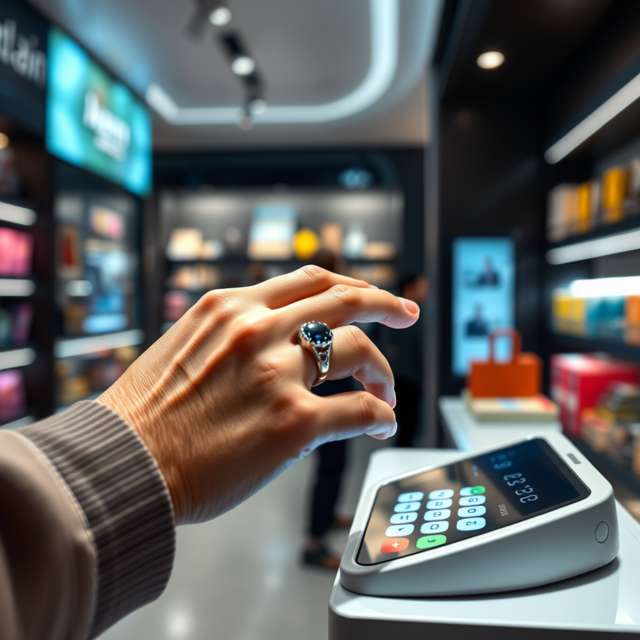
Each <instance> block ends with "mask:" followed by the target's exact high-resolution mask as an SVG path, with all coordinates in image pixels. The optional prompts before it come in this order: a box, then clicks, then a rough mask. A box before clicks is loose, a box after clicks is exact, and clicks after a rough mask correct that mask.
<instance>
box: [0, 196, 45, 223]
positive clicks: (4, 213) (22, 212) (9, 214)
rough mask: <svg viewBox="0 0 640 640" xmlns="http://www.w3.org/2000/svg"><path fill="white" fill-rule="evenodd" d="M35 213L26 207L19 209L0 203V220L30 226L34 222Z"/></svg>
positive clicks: (15, 206)
mask: <svg viewBox="0 0 640 640" xmlns="http://www.w3.org/2000/svg"><path fill="white" fill-rule="evenodd" d="M36 217H37V216H36V212H35V211H34V210H33V209H28V208H27V207H19V206H18V205H15V204H9V203H8V202H0V220H4V221H5V222H13V223H14V224H22V225H24V226H25V227H29V226H31V225H32V224H33V223H34V222H35V221H36Z"/></svg>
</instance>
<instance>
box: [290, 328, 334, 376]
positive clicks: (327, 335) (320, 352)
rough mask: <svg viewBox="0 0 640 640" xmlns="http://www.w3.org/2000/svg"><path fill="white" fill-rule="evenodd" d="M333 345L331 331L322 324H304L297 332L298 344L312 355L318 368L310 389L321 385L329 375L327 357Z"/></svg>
mask: <svg viewBox="0 0 640 640" xmlns="http://www.w3.org/2000/svg"><path fill="white" fill-rule="evenodd" d="M332 343H333V331H331V329H330V328H329V327H328V326H327V325H326V324H325V323H324V322H316V321H315V320H312V321H311V322H305V323H304V324H303V325H302V326H301V327H300V331H299V332H298V344H299V345H300V346H301V347H303V348H305V349H306V350H307V351H309V353H311V354H313V358H314V360H315V362H316V365H317V366H318V376H317V377H316V379H315V381H314V383H313V384H312V385H311V386H312V387H317V386H318V385H319V384H322V383H323V382H324V381H325V380H326V379H327V376H328V375H329V357H330V355H331V344H332Z"/></svg>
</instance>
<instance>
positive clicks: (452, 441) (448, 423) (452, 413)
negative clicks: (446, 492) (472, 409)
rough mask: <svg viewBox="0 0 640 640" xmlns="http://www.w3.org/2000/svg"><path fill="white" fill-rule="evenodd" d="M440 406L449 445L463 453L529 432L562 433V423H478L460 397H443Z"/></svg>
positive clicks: (491, 445)
mask: <svg viewBox="0 0 640 640" xmlns="http://www.w3.org/2000/svg"><path fill="white" fill-rule="evenodd" d="M438 405H439V407H440V415H441V416H442V423H443V426H444V431H445V440H446V443H447V445H448V446H452V447H454V448H456V449H459V450H460V451H474V450H475V449H482V448H485V447H493V446H494V445H499V444H501V443H502V442H506V441H507V440H515V439H517V438H521V437H523V436H526V435H528V434H530V433H560V432H561V431H562V426H561V424H560V423H559V422H478V421H477V420H475V419H474V418H473V416H472V415H471V414H470V413H469V411H467V408H466V407H465V405H464V401H463V400H462V398H459V397H454V396H451V397H444V398H440V400H439V402H438Z"/></svg>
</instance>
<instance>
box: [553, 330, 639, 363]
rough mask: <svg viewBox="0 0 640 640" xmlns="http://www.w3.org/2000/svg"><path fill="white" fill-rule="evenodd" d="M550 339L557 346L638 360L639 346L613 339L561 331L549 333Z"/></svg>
mask: <svg viewBox="0 0 640 640" xmlns="http://www.w3.org/2000/svg"><path fill="white" fill-rule="evenodd" d="M550 337H551V339H552V340H553V342H554V343H556V344H557V345H558V346H559V347H563V348H564V349H570V350H572V351H580V352H582V351H602V352H605V353H610V354H611V355H614V356H616V357H617V358H621V359H623V360H630V361H637V362H640V346H635V345H631V344H626V343H624V342H615V341H613V340H594V339H592V338H581V337H580V336H572V335H566V334H563V333H552V334H550Z"/></svg>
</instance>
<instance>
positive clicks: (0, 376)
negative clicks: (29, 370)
mask: <svg viewBox="0 0 640 640" xmlns="http://www.w3.org/2000/svg"><path fill="white" fill-rule="evenodd" d="M26 412H27V400H26V395H25V390H24V379H23V377H22V372H21V371H17V370H9V371H0V423H3V422H10V421H12V420H16V419H17V418H20V416H22V415H24V414H25V413H26Z"/></svg>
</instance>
